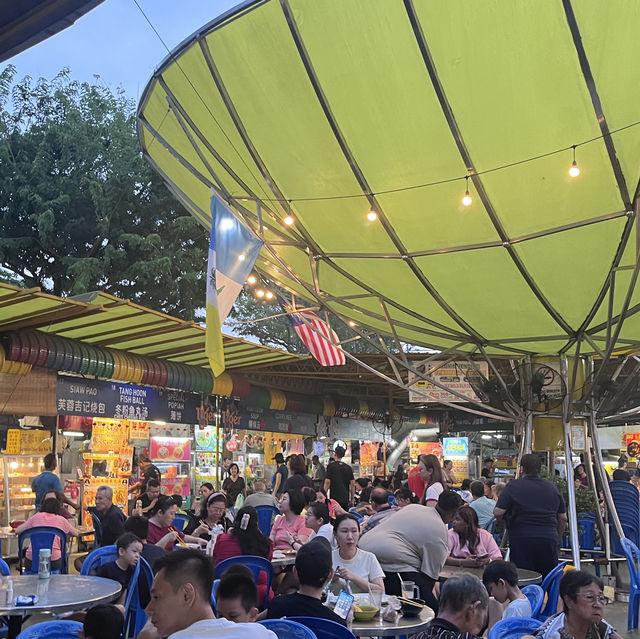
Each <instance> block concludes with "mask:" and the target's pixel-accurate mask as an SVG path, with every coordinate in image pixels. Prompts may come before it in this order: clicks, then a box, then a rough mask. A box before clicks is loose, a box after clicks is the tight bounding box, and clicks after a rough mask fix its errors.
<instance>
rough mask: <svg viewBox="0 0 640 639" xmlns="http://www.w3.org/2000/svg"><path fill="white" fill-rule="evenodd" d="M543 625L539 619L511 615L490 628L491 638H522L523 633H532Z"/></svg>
mask: <svg viewBox="0 0 640 639" xmlns="http://www.w3.org/2000/svg"><path fill="white" fill-rule="evenodd" d="M541 625H542V622H541V621H538V620H537V619H525V618H524V617H510V618H509V619H502V620H501V621H498V623H497V624H496V625H495V626H493V628H491V630H489V639H520V637H522V635H531V634H533V632H534V631H535V630H537V629H538V628H539V627H540V626H541Z"/></svg>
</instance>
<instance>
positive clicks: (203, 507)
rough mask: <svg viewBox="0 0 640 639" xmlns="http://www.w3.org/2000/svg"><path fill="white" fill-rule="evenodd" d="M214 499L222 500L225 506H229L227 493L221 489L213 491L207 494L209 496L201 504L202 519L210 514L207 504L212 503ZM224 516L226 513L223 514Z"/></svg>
mask: <svg viewBox="0 0 640 639" xmlns="http://www.w3.org/2000/svg"><path fill="white" fill-rule="evenodd" d="M214 501H221V502H223V503H224V507H225V509H226V507H227V495H226V494H225V493H223V492H221V491H218V492H215V493H211V494H210V495H207V498H206V499H205V500H204V501H203V502H202V503H201V504H200V519H206V518H207V516H208V514H209V513H208V512H207V506H209V505H210V504H212V503H213V502H214ZM223 517H224V515H223Z"/></svg>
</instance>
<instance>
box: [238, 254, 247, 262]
mask: <svg viewBox="0 0 640 639" xmlns="http://www.w3.org/2000/svg"><path fill="white" fill-rule="evenodd" d="M244 259H245V258H244V255H243V254H242V253H240V255H238V260H240V261H241V262H244Z"/></svg>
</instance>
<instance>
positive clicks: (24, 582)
mask: <svg viewBox="0 0 640 639" xmlns="http://www.w3.org/2000/svg"><path fill="white" fill-rule="evenodd" d="M9 579H11V581H12V582H13V596H14V598H15V597H17V596H18V595H38V602H37V603H36V604H35V605H33V606H16V605H7V604H0V614H2V615H18V616H22V617H26V616H27V615H31V614H33V613H34V612H63V611H65V610H74V609H78V608H86V607H87V606H93V605H96V604H99V603H108V602H110V601H112V600H113V599H115V597H117V596H118V595H119V594H120V584H119V583H118V582H117V581H113V580H111V579H104V578H102V577H93V576H84V575H51V577H50V578H49V579H39V578H38V575H16V576H12V577H2V578H0V588H1V589H2V590H5V589H6V587H7V580H9Z"/></svg>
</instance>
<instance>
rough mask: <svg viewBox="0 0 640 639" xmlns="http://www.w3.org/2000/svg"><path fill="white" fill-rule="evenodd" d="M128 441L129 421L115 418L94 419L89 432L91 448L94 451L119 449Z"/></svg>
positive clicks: (104, 451) (103, 451)
mask: <svg viewBox="0 0 640 639" xmlns="http://www.w3.org/2000/svg"><path fill="white" fill-rule="evenodd" d="M128 443H129V422H126V421H120V420H117V419H95V418H94V420H93V430H92V433H91V450H92V452H94V453H108V452H109V451H116V452H117V451H119V450H120V449H121V448H122V447H123V446H127V445H128Z"/></svg>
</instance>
